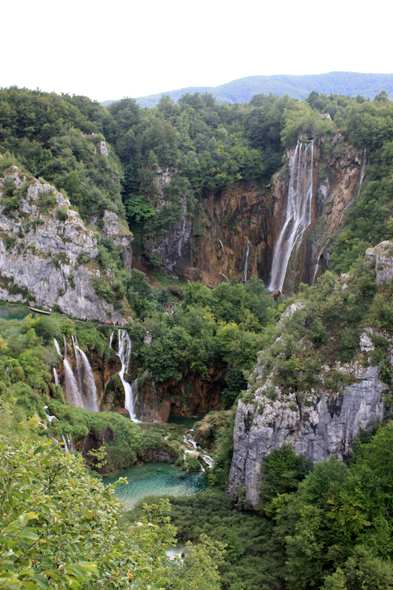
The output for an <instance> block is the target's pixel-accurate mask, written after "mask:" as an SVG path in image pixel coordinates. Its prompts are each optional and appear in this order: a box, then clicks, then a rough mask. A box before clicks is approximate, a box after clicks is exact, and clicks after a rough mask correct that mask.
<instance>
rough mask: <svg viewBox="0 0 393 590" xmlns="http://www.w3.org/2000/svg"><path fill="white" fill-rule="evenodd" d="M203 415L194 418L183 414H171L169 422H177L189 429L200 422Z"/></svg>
mask: <svg viewBox="0 0 393 590" xmlns="http://www.w3.org/2000/svg"><path fill="white" fill-rule="evenodd" d="M201 419H202V416H195V417H193V418H184V417H183V416H169V418H168V424H177V425H178V426H185V427H186V428H188V429H191V428H194V426H195V423H196V422H199V420H201Z"/></svg>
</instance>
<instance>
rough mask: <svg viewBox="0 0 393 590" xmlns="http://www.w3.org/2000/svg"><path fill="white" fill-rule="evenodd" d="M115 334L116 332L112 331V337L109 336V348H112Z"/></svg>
mask: <svg viewBox="0 0 393 590" xmlns="http://www.w3.org/2000/svg"><path fill="white" fill-rule="evenodd" d="M114 333H115V332H114V331H112V332H111V335H110V336H109V348H112V340H113V334H114Z"/></svg>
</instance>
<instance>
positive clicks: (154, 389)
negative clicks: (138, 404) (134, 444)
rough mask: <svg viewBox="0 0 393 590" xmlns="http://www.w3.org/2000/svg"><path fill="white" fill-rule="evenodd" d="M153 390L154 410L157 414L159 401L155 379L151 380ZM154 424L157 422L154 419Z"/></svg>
mask: <svg viewBox="0 0 393 590" xmlns="http://www.w3.org/2000/svg"><path fill="white" fill-rule="evenodd" d="M151 390H152V402H153V410H154V412H157V411H158V399H157V389H156V384H155V383H154V379H152V380H151ZM135 401H136V400H135ZM153 422H156V420H155V419H153Z"/></svg>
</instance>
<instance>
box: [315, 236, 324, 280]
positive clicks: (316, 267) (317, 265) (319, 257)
mask: <svg viewBox="0 0 393 590" xmlns="http://www.w3.org/2000/svg"><path fill="white" fill-rule="evenodd" d="M324 249H325V246H324V247H323V248H322V250H321V251H320V253H319V254H318V256H317V262H316V264H315V269H314V276H313V278H312V284H313V285H315V279H316V278H317V273H318V269H319V261H320V259H321V256H322V254H323V251H324Z"/></svg>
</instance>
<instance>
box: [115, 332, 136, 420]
mask: <svg viewBox="0 0 393 590" xmlns="http://www.w3.org/2000/svg"><path fill="white" fill-rule="evenodd" d="M117 356H118V357H119V358H120V361H121V370H120V373H119V377H120V380H121V382H122V384H123V387H124V393H125V403H124V407H125V409H126V410H128V412H129V414H130V418H131V420H132V421H133V422H138V420H137V418H136V415H135V410H134V397H133V389H132V387H131V384H130V383H128V381H126V380H125V379H124V373H126V372H127V371H128V365H129V364H130V358H131V340H130V337H129V335H128V334H127V332H126V331H125V330H119V351H118V353H117ZM135 401H136V400H135Z"/></svg>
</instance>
